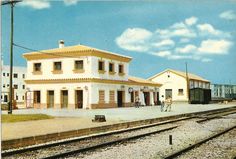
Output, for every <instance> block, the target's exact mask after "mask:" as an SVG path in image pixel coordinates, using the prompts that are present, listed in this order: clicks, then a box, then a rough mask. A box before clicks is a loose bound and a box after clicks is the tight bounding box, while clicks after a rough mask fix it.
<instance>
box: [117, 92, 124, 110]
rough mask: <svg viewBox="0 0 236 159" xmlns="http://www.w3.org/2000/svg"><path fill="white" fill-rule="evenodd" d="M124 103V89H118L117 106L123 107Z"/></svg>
mask: <svg viewBox="0 0 236 159" xmlns="http://www.w3.org/2000/svg"><path fill="white" fill-rule="evenodd" d="M122 105H123V91H117V106H118V107H122Z"/></svg>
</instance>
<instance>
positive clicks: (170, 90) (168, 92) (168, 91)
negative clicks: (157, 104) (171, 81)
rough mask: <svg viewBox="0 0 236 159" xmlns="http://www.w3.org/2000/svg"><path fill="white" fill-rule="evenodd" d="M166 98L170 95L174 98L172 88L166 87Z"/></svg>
mask: <svg viewBox="0 0 236 159" xmlns="http://www.w3.org/2000/svg"><path fill="white" fill-rule="evenodd" d="M165 95H166V96H165V98H166V99H167V98H168V97H171V98H172V89H166V93H165Z"/></svg>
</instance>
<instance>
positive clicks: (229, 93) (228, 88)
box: [211, 84, 236, 98]
mask: <svg viewBox="0 0 236 159" xmlns="http://www.w3.org/2000/svg"><path fill="white" fill-rule="evenodd" d="M211 95H212V97H213V98H236V85H229V84H211Z"/></svg>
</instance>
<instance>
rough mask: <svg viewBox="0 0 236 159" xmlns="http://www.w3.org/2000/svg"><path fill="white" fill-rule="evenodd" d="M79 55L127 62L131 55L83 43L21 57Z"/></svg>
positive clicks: (28, 58)
mask: <svg viewBox="0 0 236 159" xmlns="http://www.w3.org/2000/svg"><path fill="white" fill-rule="evenodd" d="M80 56H97V57H104V58H111V59H114V60H119V61H124V62H129V61H131V59H132V57H129V56H124V55H120V54H117V53H113V52H109V51H105V50H100V49H96V48H92V47H89V46H85V45H74V46H67V47H63V48H55V49H49V50H42V51H38V52H37V51H35V52H29V53H25V54H23V57H24V58H26V59H27V60H34V59H50V58H60V57H80Z"/></svg>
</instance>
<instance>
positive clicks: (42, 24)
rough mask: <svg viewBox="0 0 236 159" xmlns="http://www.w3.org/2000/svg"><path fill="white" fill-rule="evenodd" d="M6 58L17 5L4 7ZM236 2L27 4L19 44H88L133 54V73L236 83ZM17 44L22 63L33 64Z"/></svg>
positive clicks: (18, 20) (20, 11)
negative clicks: (192, 76)
mask: <svg viewBox="0 0 236 159" xmlns="http://www.w3.org/2000/svg"><path fill="white" fill-rule="evenodd" d="M1 19H2V21H1V26H2V30H1V31H2V35H1V42H2V51H1V52H2V55H3V60H4V64H9V36H10V7H9V6H2V10H1ZM235 26H236V1H232V0H199V1H194V0H178V1H177V0H157V1H146V2H145V1H96V2H95V1H93V2H91V1H90V2H89V1H78V0H64V1H63V0H61V1H49V0H28V1H27V0H24V1H23V2H20V3H18V4H17V5H16V6H15V8H14V43H15V44H18V45H21V46H25V47H27V48H31V49H35V50H45V49H52V48H57V47H58V41H59V40H61V39H63V40H64V41H65V45H66V46H71V45H78V44H82V45H87V46H91V47H95V48H98V49H103V50H107V51H111V52H114V53H118V54H122V55H127V56H131V57H132V58H133V59H132V61H131V63H130V69H129V71H130V72H129V74H130V75H133V76H137V77H142V78H148V77H151V76H153V75H155V74H157V73H159V72H161V71H163V70H165V69H168V68H170V69H176V70H181V71H185V63H186V62H187V64H188V71H189V72H191V73H194V74H197V75H199V76H202V77H203V78H205V79H208V80H210V81H211V82H212V83H225V84H236V69H235V65H236V46H235V40H236V27H235ZM26 52H29V51H28V50H24V49H22V48H19V47H16V46H14V65H15V66H26V60H25V59H24V58H23V57H22V54H23V53H26Z"/></svg>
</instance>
